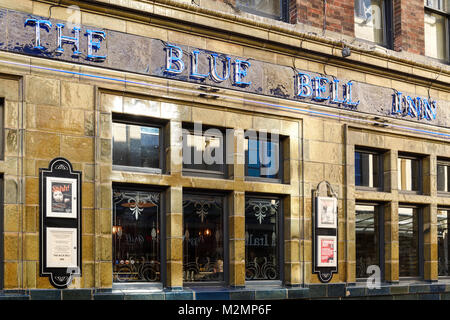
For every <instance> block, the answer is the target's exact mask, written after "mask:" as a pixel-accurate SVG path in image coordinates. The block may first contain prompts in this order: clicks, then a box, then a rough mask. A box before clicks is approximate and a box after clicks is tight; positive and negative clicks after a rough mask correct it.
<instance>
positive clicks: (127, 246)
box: [113, 189, 161, 282]
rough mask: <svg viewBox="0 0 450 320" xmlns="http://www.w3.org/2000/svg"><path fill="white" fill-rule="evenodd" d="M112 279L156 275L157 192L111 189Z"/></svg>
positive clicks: (151, 278) (145, 279)
mask: <svg viewBox="0 0 450 320" xmlns="http://www.w3.org/2000/svg"><path fill="white" fill-rule="evenodd" d="M113 202H114V207H113V273H114V278H113V279H114V282H154V281H161V279H160V262H161V261H160V260H161V256H160V212H159V211H160V193H157V192H146V191H133V190H124V189H114V194H113Z"/></svg>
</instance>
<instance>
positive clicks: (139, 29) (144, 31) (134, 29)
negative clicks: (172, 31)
mask: <svg viewBox="0 0 450 320" xmlns="http://www.w3.org/2000/svg"><path fill="white" fill-rule="evenodd" d="M126 28H127V33H131V34H136V35H138V36H143V37H148V38H157V39H160V40H163V41H167V40H168V36H167V30H166V29H163V28H158V27H155V26H150V25H147V24H143V23H136V22H132V21H126ZM220 52H222V51H220Z"/></svg>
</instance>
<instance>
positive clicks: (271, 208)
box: [245, 198, 280, 280]
mask: <svg viewBox="0 0 450 320" xmlns="http://www.w3.org/2000/svg"><path fill="white" fill-rule="evenodd" d="M279 210H280V200H279V199H258V198H247V200H246V204H245V249H246V250H245V278H246V280H279V279H280V270H279V259H280V257H279V254H280V252H279V249H278V240H277V238H278V232H279V230H278V214H279Z"/></svg>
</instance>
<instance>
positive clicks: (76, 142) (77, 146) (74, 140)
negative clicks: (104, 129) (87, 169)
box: [61, 136, 94, 162]
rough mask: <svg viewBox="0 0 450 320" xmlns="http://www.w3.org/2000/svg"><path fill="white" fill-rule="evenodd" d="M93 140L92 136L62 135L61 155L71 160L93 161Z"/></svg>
mask: <svg viewBox="0 0 450 320" xmlns="http://www.w3.org/2000/svg"><path fill="white" fill-rule="evenodd" d="M93 141H94V140H93V139H92V138H84V137H72V136H63V137H62V138H61V156H63V157H65V158H66V159H68V160H69V161H71V162H93V161H94V142H93Z"/></svg>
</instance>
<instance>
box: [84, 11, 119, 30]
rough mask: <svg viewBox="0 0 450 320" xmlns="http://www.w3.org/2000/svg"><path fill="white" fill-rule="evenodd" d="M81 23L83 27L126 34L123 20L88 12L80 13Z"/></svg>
mask: <svg viewBox="0 0 450 320" xmlns="http://www.w3.org/2000/svg"><path fill="white" fill-rule="evenodd" d="M81 23H82V24H83V25H88V26H93V27H98V28H102V29H103V28H104V29H109V30H115V31H120V32H126V29H127V28H126V23H125V20H119V19H116V18H112V17H108V16H104V15H100V14H93V13H89V12H84V11H83V12H81Z"/></svg>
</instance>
